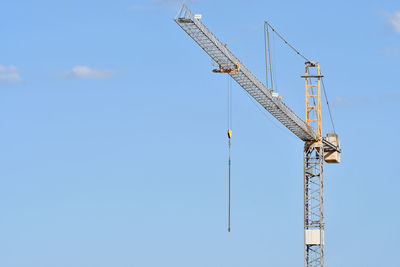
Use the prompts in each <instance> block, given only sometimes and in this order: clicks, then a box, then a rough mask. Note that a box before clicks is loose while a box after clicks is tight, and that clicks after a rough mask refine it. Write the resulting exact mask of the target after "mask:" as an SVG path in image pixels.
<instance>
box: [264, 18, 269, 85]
mask: <svg viewBox="0 0 400 267" xmlns="http://www.w3.org/2000/svg"><path fill="white" fill-rule="evenodd" d="M267 25H268V24H267V22H265V23H264V47H265V84H266V85H267V88H268V48H267Z"/></svg>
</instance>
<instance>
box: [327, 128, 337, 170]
mask: <svg viewBox="0 0 400 267" xmlns="http://www.w3.org/2000/svg"><path fill="white" fill-rule="evenodd" d="M325 140H326V141H328V142H329V143H331V144H332V145H334V146H336V147H340V142H339V137H338V135H337V134H335V133H328V134H326V137H325ZM324 159H325V162H326V163H340V152H338V151H336V150H333V149H332V150H330V149H324Z"/></svg>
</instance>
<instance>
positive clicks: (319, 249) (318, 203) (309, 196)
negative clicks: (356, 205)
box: [304, 143, 325, 267]
mask: <svg viewBox="0 0 400 267" xmlns="http://www.w3.org/2000/svg"><path fill="white" fill-rule="evenodd" d="M324 243H325V242H324V152H323V144H321V143H315V144H311V145H310V144H307V143H306V144H305V147H304V266H306V267H316V266H324Z"/></svg>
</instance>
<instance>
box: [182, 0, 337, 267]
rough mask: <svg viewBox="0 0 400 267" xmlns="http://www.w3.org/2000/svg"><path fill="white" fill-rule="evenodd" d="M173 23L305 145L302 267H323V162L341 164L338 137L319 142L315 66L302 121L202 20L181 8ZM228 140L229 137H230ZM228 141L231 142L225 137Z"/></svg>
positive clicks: (308, 68)
mask: <svg viewBox="0 0 400 267" xmlns="http://www.w3.org/2000/svg"><path fill="white" fill-rule="evenodd" d="M174 20H175V22H176V23H177V24H178V25H179V26H180V27H181V28H182V29H183V30H184V31H185V32H186V33H187V34H188V35H189V36H190V37H191V38H192V39H193V40H194V41H195V42H196V43H197V44H198V45H199V46H200V47H201V48H202V49H203V50H204V51H205V52H206V53H207V54H208V55H209V56H210V57H211V58H212V59H213V60H214V61H215V62H216V63H217V64H218V65H219V68H218V69H216V70H214V72H217V73H226V74H228V75H230V77H232V79H233V80H235V81H236V82H237V83H238V84H239V85H240V86H241V87H242V88H243V89H244V90H245V91H246V92H247V93H248V94H249V95H250V96H251V97H253V98H254V99H255V100H256V101H257V102H258V103H259V104H260V105H261V106H262V107H264V108H265V109H266V110H267V111H268V112H269V113H270V114H271V115H272V116H274V117H275V118H276V119H277V120H278V121H280V122H281V123H282V124H283V125H284V126H285V127H286V128H288V129H289V130H290V131H291V132H292V133H293V134H294V135H296V136H297V137H298V138H299V139H300V140H302V141H303V142H304V151H303V157H304V161H303V162H304V266H306V267H314V266H321V267H323V266H324V257H325V249H324V247H325V240H324V228H325V223H324V161H325V162H326V163H340V153H341V149H340V143H339V139H338V136H337V134H336V133H328V134H327V135H326V137H323V136H322V127H321V79H322V77H323V75H322V74H321V70H320V66H319V63H318V62H312V61H308V60H307V62H305V73H304V74H303V75H301V77H302V78H304V79H305V100H306V101H305V102H306V104H305V109H306V112H305V114H306V115H305V117H306V118H305V121H303V120H302V119H301V118H300V117H299V116H298V115H297V114H296V113H295V112H294V111H292V110H291V109H290V108H289V107H288V106H287V105H285V103H284V102H283V101H282V99H281V98H279V97H277V96H276V94H275V93H274V92H273V90H272V89H270V88H267V86H266V85H264V84H263V83H262V82H261V81H260V80H259V79H257V77H256V76H255V75H254V74H253V73H251V72H250V70H249V69H247V68H246V66H245V65H244V64H243V63H242V62H241V61H240V60H239V59H238V58H237V57H236V56H235V55H234V54H233V53H232V52H231V51H230V50H229V49H228V48H227V47H226V45H224V44H223V43H222V42H221V41H220V40H219V39H218V38H217V37H216V36H215V35H214V34H213V33H212V32H211V31H210V30H209V29H208V28H207V27H206V26H205V25H204V24H203V23H202V22H201V21H200V20H201V15H199V14H193V13H192V12H191V11H190V10H189V9H188V8H187V7H186V6H185V5H183V6H182V8H181V10H180V12H179V13H178V15H177V17H176V18H175V19H174ZM228 135H229V134H228ZM229 138H230V136H229Z"/></svg>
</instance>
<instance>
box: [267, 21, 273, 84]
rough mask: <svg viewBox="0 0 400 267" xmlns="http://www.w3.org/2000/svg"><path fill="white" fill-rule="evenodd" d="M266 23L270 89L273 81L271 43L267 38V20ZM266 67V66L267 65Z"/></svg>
mask: <svg viewBox="0 0 400 267" xmlns="http://www.w3.org/2000/svg"><path fill="white" fill-rule="evenodd" d="M265 23H266V24H267V28H266V29H267V40H268V58H269V72H270V76H271V89H272V90H274V81H273V78H272V77H273V76H272V61H271V43H270V39H269V30H268V26H269V24H268V22H265ZM267 68H268V67H267Z"/></svg>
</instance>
